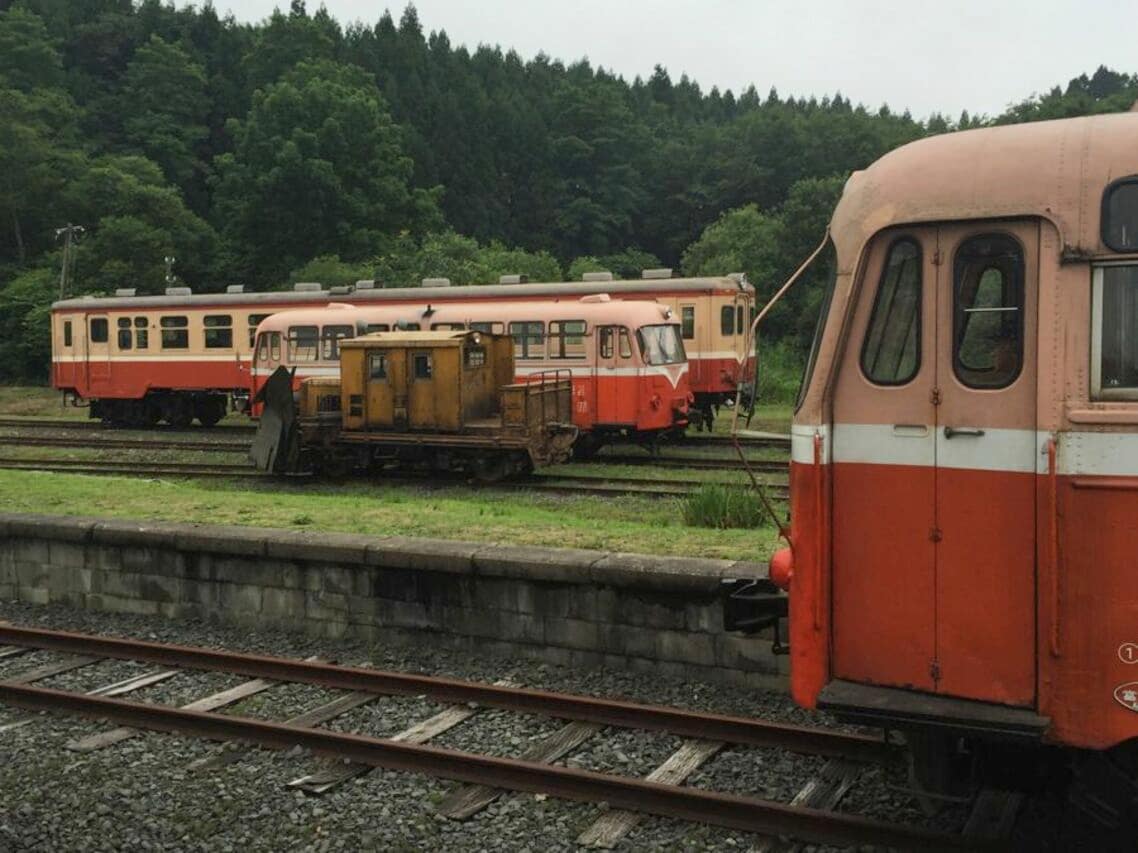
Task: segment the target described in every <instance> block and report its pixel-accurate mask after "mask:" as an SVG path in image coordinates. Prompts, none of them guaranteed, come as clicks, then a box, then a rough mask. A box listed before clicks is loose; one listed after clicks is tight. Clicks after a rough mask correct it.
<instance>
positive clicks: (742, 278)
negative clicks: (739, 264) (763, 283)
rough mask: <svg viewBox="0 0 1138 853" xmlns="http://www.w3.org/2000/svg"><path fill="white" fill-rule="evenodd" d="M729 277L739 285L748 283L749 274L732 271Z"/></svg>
mask: <svg viewBox="0 0 1138 853" xmlns="http://www.w3.org/2000/svg"><path fill="white" fill-rule="evenodd" d="M727 277H728V278H729V279H731V280H732V281H733V282H735V283H736V284H739V285H743V284H746V283H747V274H746V273H745V272H730V273H727Z"/></svg>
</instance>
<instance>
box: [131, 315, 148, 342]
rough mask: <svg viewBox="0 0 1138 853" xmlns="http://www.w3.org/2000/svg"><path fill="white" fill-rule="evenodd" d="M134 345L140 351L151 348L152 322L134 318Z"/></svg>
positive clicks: (144, 318) (143, 318)
mask: <svg viewBox="0 0 1138 853" xmlns="http://www.w3.org/2000/svg"><path fill="white" fill-rule="evenodd" d="M134 345H135V347H137V348H138V349H147V348H148V347H149V346H150V321H149V320H147V319H146V317H135V318H134Z"/></svg>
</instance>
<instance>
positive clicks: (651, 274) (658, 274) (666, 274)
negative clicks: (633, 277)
mask: <svg viewBox="0 0 1138 853" xmlns="http://www.w3.org/2000/svg"><path fill="white" fill-rule="evenodd" d="M640 277H641V278H671V277H672V268H671V267H659V268H657V269H654V270H641V271H640Z"/></svg>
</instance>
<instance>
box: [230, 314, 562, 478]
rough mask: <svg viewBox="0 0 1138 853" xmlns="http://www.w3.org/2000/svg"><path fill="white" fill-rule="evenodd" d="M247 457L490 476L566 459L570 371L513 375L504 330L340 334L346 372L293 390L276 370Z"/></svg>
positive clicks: (262, 461) (302, 467)
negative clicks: (516, 377)
mask: <svg viewBox="0 0 1138 853" xmlns="http://www.w3.org/2000/svg"><path fill="white" fill-rule="evenodd" d="M257 402H258V403H260V404H262V405H263V409H262V411H261V421H260V426H259V427H258V430H257V435H256V438H255V439H254V441H253V446H252V449H251V452H250V456H251V458H252V460H253V462H254V463H255V464H256V465H257V467H258V468H260V469H261V470H263V471H270V472H274V473H301V472H316V473H330V474H342V473H346V472H348V471H352V470H368V471H377V470H382V469H383V468H385V467H389V466H393V465H397V466H413V467H426V468H429V469H431V470H435V471H460V472H463V473H466V474H470V475H472V476H475V477H477V478H479V479H483V480H495V479H501V478H503V477H508V476H511V475H515V474H523V473H527V472H529V471H531V470H533V469H534V468H535V467H538V466H541V465H551V464H555V463H557V462H562V461H565V460H566V459H567V458H568V457H569V453H570V450H571V448H572V445H573V441H574V439H575V438H576V437H577V428H576V427H575V426H573V423H572V410H571V406H572V382H571V377H570V375H569V372H568V371H567V370H558V371H546V372H544V373H540V374H536V375H533V376H529V377H527V378H526V381H524V382H515V381H514V345H513V340H512V339H511V338H510V337H509V336H508V335H495V334H490V333H488V332H478V331H430V332H421V331H395V332H377V333H374V334H368V335H363V336H360V337H356V338H350V339H343V340H341V341H340V342H339V376H317V377H311V378H308V379H305V380H303V381H302V382H300V383H299V384H298V385H296V387H294V381H293V374H292V372H290V371H288V370H287V369H285V368H283V367H282V368H278V369H277V370H276V372H275V373H274V374H273V375H272V376H271V377H270V378H269V380H268V382H266V383H265V385H264V386H263V387H262V389H261V391H260V392H259V393H258V395H257Z"/></svg>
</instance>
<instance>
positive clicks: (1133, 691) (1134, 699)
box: [1114, 681, 1138, 714]
mask: <svg viewBox="0 0 1138 853" xmlns="http://www.w3.org/2000/svg"><path fill="white" fill-rule="evenodd" d="M1114 698H1115V699H1117V700H1118V704H1120V705H1121V706H1122V707H1123V708H1127V709H1129V710H1131V711H1134V712H1135V713H1136V714H1138V681H1131V682H1129V683H1128V684H1120V685H1118V687H1116V688H1114Z"/></svg>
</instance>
